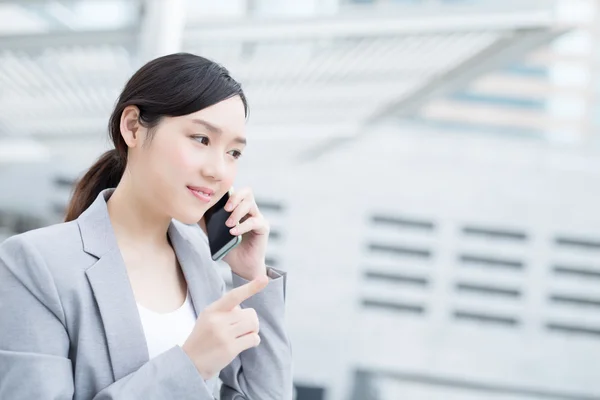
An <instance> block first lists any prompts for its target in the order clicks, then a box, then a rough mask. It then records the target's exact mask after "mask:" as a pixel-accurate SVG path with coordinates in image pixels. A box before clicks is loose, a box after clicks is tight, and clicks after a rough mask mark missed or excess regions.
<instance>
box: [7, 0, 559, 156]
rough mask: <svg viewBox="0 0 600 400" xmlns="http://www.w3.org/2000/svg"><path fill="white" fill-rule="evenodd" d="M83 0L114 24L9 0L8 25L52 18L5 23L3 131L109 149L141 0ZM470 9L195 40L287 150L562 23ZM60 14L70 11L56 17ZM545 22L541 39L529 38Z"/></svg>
mask: <svg viewBox="0 0 600 400" xmlns="http://www.w3.org/2000/svg"><path fill="white" fill-rule="evenodd" d="M33 3H34V4H35V3H36V2H33ZM80 3H86V2H74V4H76V5H72V4H71V5H70V6H69V8H68V9H67V10H75V11H71V13H75V15H88V18H89V20H88V21H87V22H86V23H85V24H88V26H91V27H92V28H95V29H99V27H101V29H102V31H93V30H92V31H90V30H89V29H87V28H85V26H86V25H85V24H83V23H80V24H79V25H78V26H77V27H76V28H75V29H84V31H82V32H78V31H76V30H69V29H73V28H72V27H71V28H65V26H67V27H68V25H69V21H68V20H69V17H68V16H65V15H68V12H66V11H65V12H64V13H63V14H64V15H63V17H60V15H61V13H60V11H56V10H55V11H50V12H48V10H46V9H45V11H44V12H33V13H32V12H31V7H32V6H28V7H21V8H19V7H18V6H15V5H14V4H1V2H0V26H4V27H5V28H6V26H7V25H6V22H7V21H8V20H14V21H23V18H24V17H23V15H30V17H31V19H30V20H29V22H27V23H25V24H23V25H22V26H29V27H30V31H31V29H34V28H32V27H33V26H34V25H35V24H38V25H37V27H36V28H35V29H38V30H39V29H43V30H46V31H48V32H49V33H46V34H34V33H33V32H35V30H34V31H31V32H30V33H29V34H27V35H24V34H23V33H22V32H21V33H16V32H12V33H11V34H10V35H7V34H5V35H0V137H2V136H8V137H12V138H13V139H20V138H27V139H33V140H36V141H37V143H41V144H43V145H44V146H46V147H47V148H48V149H49V152H50V154H61V155H62V156H65V152H64V150H63V149H64V147H65V146H67V145H69V146H71V147H72V146H75V147H77V148H79V149H81V150H82V151H81V152H79V153H80V154H86V156H87V153H86V152H85V151H83V150H84V149H89V150H90V151H92V152H93V151H94V149H98V145H97V144H98V143H99V141H98V138H99V137H103V135H106V128H105V127H106V124H107V121H108V116H109V114H110V111H111V107H112V105H113V104H114V101H115V100H116V98H117V96H118V94H119V91H120V89H121V88H122V86H123V85H124V83H125V81H126V79H127V78H128V77H129V76H130V75H131V74H132V73H133V72H134V70H135V68H136V67H137V66H138V65H139V62H138V54H137V52H136V48H137V47H136V43H137V42H136V40H137V39H136V34H135V29H134V30H131V29H130V28H128V24H129V23H130V22H131V21H133V20H134V19H135V17H134V12H133V10H134V8H132V7H131V4H132V3H131V2H129V3H128V4H130V8H127V7H126V6H124V2H122V1H121V2H118V1H112V2H103V3H105V7H109V8H110V7H116V8H118V7H121V8H122V9H123V10H125V9H127V10H129V11H127V12H125V11H124V15H125V16H124V17H122V18H121V20H120V22H118V23H116V24H115V23H113V25H110V24H107V25H106V26H102V25H101V24H100V23H99V22H98V18H96V20H94V18H92V16H91V15H92V14H94V13H93V12H91V11H90V10H92V11H93V10H94V8H93V7H90V6H89V4H88V6H82V5H81V4H80ZM89 3H98V2H89ZM523 3H526V4H527V2H523ZM535 3H536V4H537V3H539V2H537V1H536V2H535ZM44 4H45V3H44ZM69 4H70V3H69ZM57 7H58V8H60V6H55V8H57ZM77 7H80V8H79V9H78V8H77ZM85 7H88V8H85ZM95 7H98V5H97V4H96V6H95ZM123 7H125V8H123ZM38 8H39V7H38ZM46 8H48V7H46ZM58 8H57V9H58ZM49 9H50V10H52V7H50V8H49ZM77 10H78V11H77ZM82 10H83V11H82ZM86 10H87V11H86ZM98 10H99V9H96V14H98V13H99V12H98ZM469 10H470V12H469V14H468V15H466V14H457V13H448V14H444V13H443V12H440V10H438V11H437V12H435V13H425V12H423V11H422V10H419V12H414V11H413V12H412V13H411V12H402V13H400V12H396V13H386V14H383V15H382V13H372V14H363V15H361V16H348V15H339V16H329V17H314V18H302V19H298V18H296V19H287V20H283V21H282V20H280V19H279V20H277V19H269V20H246V19H244V20H240V19H236V20H227V21H225V22H223V21H213V22H212V23H208V22H206V23H203V24H201V25H194V24H188V25H189V26H187V27H186V28H185V31H184V36H183V43H182V50H184V51H190V52H195V53H198V54H201V55H203V56H206V57H209V58H212V59H214V60H216V61H218V62H220V63H222V64H223V65H225V66H226V67H227V68H228V69H229V70H230V71H231V73H232V75H233V76H234V77H235V78H236V79H237V80H239V81H241V82H242V84H243V87H244V88H245V90H246V94H247V97H248V98H249V102H250V108H251V111H250V121H249V129H250V130H251V132H252V133H253V135H254V137H253V139H254V140H257V141H262V142H263V144H262V146H258V147H260V148H262V149H264V150H265V151H270V150H269V149H271V148H282V146H281V142H283V141H288V142H293V143H294V145H293V146H284V148H287V150H286V152H285V153H284V158H290V157H291V158H294V157H296V156H298V155H299V154H300V153H302V152H304V153H305V152H307V151H310V149H311V148H315V147H319V146H320V145H321V144H323V143H324V142H327V141H328V140H331V139H332V138H336V137H352V136H358V135H360V134H361V133H364V131H365V130H367V129H368V125H369V124H371V123H372V122H373V121H375V120H377V119H379V118H384V117H386V116H387V115H390V114H393V113H395V112H397V111H398V110H400V114H402V115H410V114H411V113H415V112H418V109H419V108H420V106H421V105H422V104H424V103H425V102H426V101H427V100H429V99H430V98H433V97H435V96H440V95H443V93H445V92H448V91H451V90H454V89H456V88H457V86H460V85H461V84H462V83H464V82H465V81H466V80H468V79H472V78H473V77H475V75H476V74H481V73H484V72H485V70H489V69H493V68H495V67H498V66H499V65H500V63H501V62H502V61H505V62H506V61H510V59H509V58H510V57H513V58H514V57H519V56H520V55H521V54H520V53H522V52H525V51H528V50H530V48H529V47H532V46H535V45H539V43H541V42H542V41H544V40H550V39H551V38H552V37H554V35H556V32H555V31H554V30H553V29H552V27H553V22H554V21H553V17H552V12H551V8H549V7H548V5H547V4H545V5H543V6H539V7H534V8H532V7H528V8H524V9H520V8H513V9H510V10H504V9H502V10H497V9H495V8H491V7H488V8H481V9H476V10H474V9H473V8H470V9H469ZM63 11H64V10H63ZM48 13H50V14H52V17H48ZM86 13H87V14H86ZM40 15H42V17H40ZM56 15H59V17H56ZM109 15H110V13H109ZM19 18H20V20H19ZM61 18H62V19H61ZM57 20H58V21H59V22H60V23H64V24H63V25H62V26H60V27H57V25H56V24H57ZM40 21H45V22H40ZM48 21H51V22H50V23H49V22H48ZM94 21H96V22H94ZM44 23H45V24H46V25H47V26H45V27H44V26H42V24H44ZM28 24H29V25H28ZM53 24H54V25H53ZM94 24H95V25H94ZM13 25H15V26H16V25H19V24H17V23H13ZM11 26H12V25H11ZM19 26H20V25H19ZM82 27H83V28H82ZM4 32H6V30H5V31H4ZM1 33H2V32H0V34H1ZM532 36H535V40H532V41H531V43H530V45H529V47H528V46H522V45H521V44H520V43H526V42H527V41H528V40H529V39H528V38H530V37H532ZM496 53H497V54H500V53H502V56H501V57H499V56H496V55H497V54H496ZM504 53H506V54H504ZM490 60H491V61H490ZM484 64H486V66H485V68H481V66H483V65H484ZM488 64H489V65H488ZM307 132H310V133H307ZM249 137H251V136H249ZM299 143H300V144H301V145H298V144H299ZM265 144H272V146H270V145H265ZM290 147H291V148H290ZM100 150H101V149H98V152H99V151H100ZM72 153H73V152H68V153H67V154H72ZM75 153H77V152H75ZM14 158H15V157H14V156H13V157H12V158H11V159H14Z"/></svg>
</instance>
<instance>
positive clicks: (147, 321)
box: [137, 292, 196, 359]
mask: <svg viewBox="0 0 600 400" xmlns="http://www.w3.org/2000/svg"><path fill="white" fill-rule="evenodd" d="M137 306H138V311H139V313H140V318H141V320H142V326H143V328H144V335H145V336H146V343H147V345H148V354H149V355H150V359H152V358H154V357H156V356H157V355H159V354H161V353H163V352H165V351H167V350H169V349H170V348H172V347H173V346H177V345H179V346H181V345H183V343H184V342H185V341H186V339H187V338H188V336H189V335H190V333H192V329H193V328H194V325H195V323H196V312H195V310H194V306H193V304H192V300H191V298H190V292H187V295H186V298H185V301H184V303H183V304H182V305H181V307H179V308H178V309H177V310H175V311H172V312H170V313H166V314H159V313H156V312H154V311H151V310H148V309H147V308H144V307H143V306H141V305H140V304H139V303H138V305H137Z"/></svg>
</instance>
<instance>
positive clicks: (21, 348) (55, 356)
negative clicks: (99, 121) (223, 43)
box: [0, 54, 292, 400]
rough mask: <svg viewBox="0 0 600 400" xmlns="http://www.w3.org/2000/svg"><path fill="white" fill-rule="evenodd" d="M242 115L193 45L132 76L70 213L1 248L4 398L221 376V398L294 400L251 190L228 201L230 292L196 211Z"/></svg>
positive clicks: (137, 391)
mask: <svg viewBox="0 0 600 400" xmlns="http://www.w3.org/2000/svg"><path fill="white" fill-rule="evenodd" d="M246 116H247V104H246V99H245V97H244V94H243V92H242V90H241V88H240V85H239V84H238V83H237V82H236V81H234V80H233V79H232V78H231V77H230V76H229V73H228V72H227V70H225V69H224V68H222V67H221V66H219V65H218V64H215V63H214V62H211V61H209V60H206V59H204V58H202V57H198V56H195V55H191V54H173V55H169V56H165V57H161V58H158V59H156V60H153V61H151V62H149V63H148V64H146V65H145V66H143V67H142V68H141V69H140V70H139V71H137V72H136V73H135V74H134V75H133V77H132V78H131V79H130V80H129V82H128V83H127V85H126V86H125V88H124V90H123V92H122V94H121V96H120V97H119V99H118V102H117V104H116V106H115V109H114V111H113V113H112V116H111V118H110V122H109V132H110V136H111V139H112V141H113V143H114V146H115V148H114V149H113V150H110V151H108V152H106V153H105V154H104V155H103V156H102V157H100V159H99V160H98V161H97V162H96V164H94V165H93V166H92V167H91V168H90V170H89V171H88V172H87V173H86V174H85V176H84V177H83V178H82V179H81V181H80V182H79V183H78V185H77V186H76V188H75V191H74V193H73V197H72V200H71V203H70V205H69V207H68V212H67V218H66V222H65V223H62V224H57V225H53V226H49V227H46V228H42V229H38V230H35V231H30V232H27V233H24V234H21V235H17V236H14V237H12V238H10V239H8V240H6V241H5V242H4V243H3V244H2V245H1V246H0V327H1V328H0V398H1V399H11V400H18V399H36V400H42V399H94V400H101V399H102V400H104V399H115V400H116V399H157V400H158V399H190V400H191V399H194V400H201V399H213V394H214V392H215V387H216V384H217V378H218V377H219V378H220V379H221V381H222V383H223V384H222V386H221V399H259V400H265V399H277V400H281V399H291V397H292V377H291V347H290V344H289V341H288V338H287V336H286V333H285V330H284V295H285V276H284V274H283V273H281V272H279V271H277V270H275V269H272V268H269V267H267V266H266V265H265V250H266V245H267V240H268V233H269V228H268V225H267V222H266V221H265V219H264V218H263V216H262V215H261V213H260V211H259V210H258V207H257V205H256V203H255V201H254V198H253V195H252V192H251V191H250V190H247V189H244V190H239V191H237V192H235V193H234V194H233V195H232V196H231V197H230V199H229V201H228V204H227V206H226V209H228V210H232V211H233V212H232V214H231V218H230V220H229V221H228V222H227V225H228V226H229V227H231V232H232V234H234V235H243V240H242V243H241V244H240V245H239V246H237V247H236V248H234V249H233V250H232V251H231V252H230V253H229V254H228V255H227V256H226V258H225V261H226V262H227V264H228V265H229V266H230V267H231V271H232V278H233V283H234V286H235V288H234V289H233V290H231V291H230V292H228V293H226V294H224V283H223V281H222V279H221V278H220V275H219V274H218V272H217V271H216V269H215V265H214V263H213V262H212V260H211V258H210V251H209V249H208V244H207V240H206V236H205V234H204V232H203V230H204V229H205V228H204V226H203V224H202V223H201V220H202V216H203V214H204V213H205V211H206V210H207V209H209V208H210V207H211V206H212V205H213V204H214V203H216V202H217V200H218V199H220V198H221V197H222V196H223V195H224V194H225V193H226V192H227V191H228V190H229V189H230V187H231V186H232V182H233V180H234V177H235V175H236V169H237V160H238V158H239V157H240V155H241V154H242V152H243V150H244V146H245V143H246V139H245V136H244V126H245V121H246ZM198 225H200V228H198ZM259 322H260V324H259Z"/></svg>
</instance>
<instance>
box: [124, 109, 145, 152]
mask: <svg viewBox="0 0 600 400" xmlns="http://www.w3.org/2000/svg"><path fill="white" fill-rule="evenodd" d="M139 116H140V110H139V108H137V107H136V106H127V107H125V109H124V110H123V113H122V114H121V136H123V140H124V141H125V143H126V144H127V146H129V147H136V146H137V145H138V142H139V140H140V139H139V136H140V135H139V128H140V123H139Z"/></svg>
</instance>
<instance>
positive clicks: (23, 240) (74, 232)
mask: <svg viewBox="0 0 600 400" xmlns="http://www.w3.org/2000/svg"><path fill="white" fill-rule="evenodd" d="M82 249H83V246H82V244H81V235H80V234H79V228H78V226H77V222H76V221H71V222H65V223H60V224H55V225H50V226H47V227H44V228H39V229H34V230H31V231H28V232H25V233H21V234H19V235H15V236H12V237H10V238H8V239H6V240H5V241H4V242H2V244H0V259H2V260H4V261H5V262H6V261H7V260H8V261H20V262H21V263H25V264H27V262H28V261H32V260H33V261H35V260H38V261H39V258H42V259H46V258H50V259H51V258H52V256H56V255H67V254H68V253H72V252H74V251H79V252H81V251H82Z"/></svg>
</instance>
